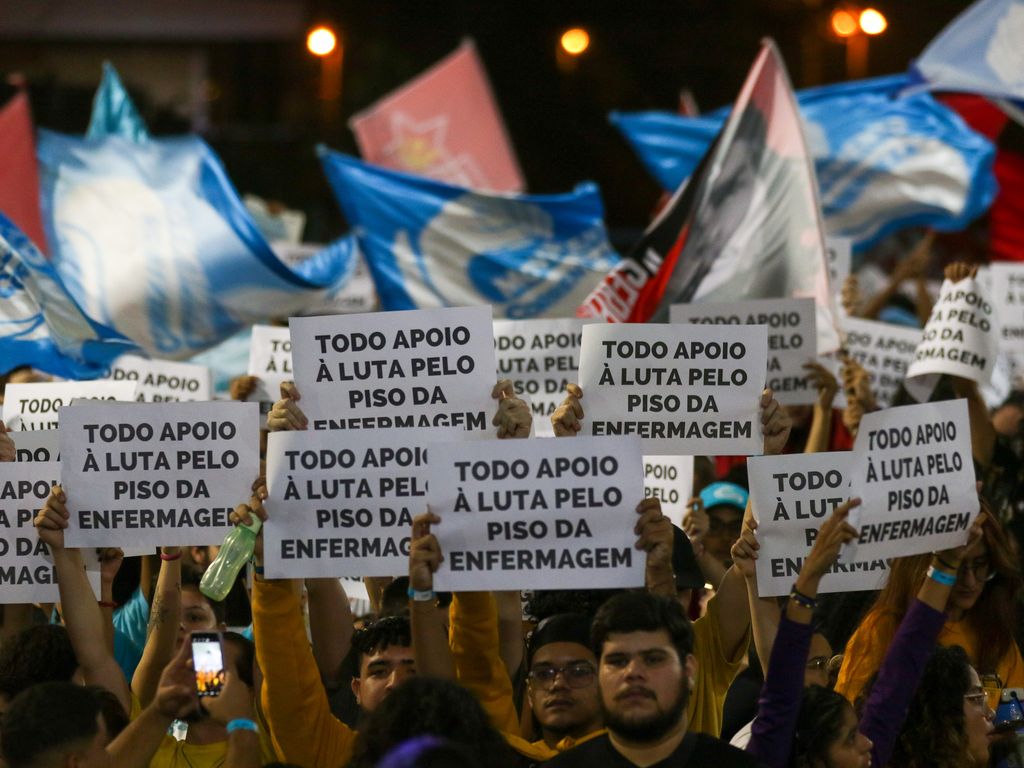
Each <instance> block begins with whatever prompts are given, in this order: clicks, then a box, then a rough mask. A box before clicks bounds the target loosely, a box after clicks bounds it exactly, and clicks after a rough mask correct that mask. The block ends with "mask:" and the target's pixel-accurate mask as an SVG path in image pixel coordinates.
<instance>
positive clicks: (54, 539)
mask: <svg viewBox="0 0 1024 768" xmlns="http://www.w3.org/2000/svg"><path fill="white" fill-rule="evenodd" d="M66 502H67V495H66V494H65V493H64V489H63V488H61V487H60V486H59V485H55V486H53V488H52V489H50V495H49V497H48V498H47V499H46V503H45V504H44V505H43V507H42V509H40V510H39V512H38V513H37V514H36V519H35V526H36V530H37V531H38V532H39V540H40V541H42V542H43V543H44V544H46V546H48V547H49V548H50V549H51V550H52V549H63V548H64V529H65V528H67V527H68V516H69V515H68V510H67V507H66V506H65V503H66Z"/></svg>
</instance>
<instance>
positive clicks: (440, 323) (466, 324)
mask: <svg viewBox="0 0 1024 768" xmlns="http://www.w3.org/2000/svg"><path fill="white" fill-rule="evenodd" d="M290 326H291V338H292V360H293V363H294V366H295V383H296V385H297V386H298V388H299V392H300V394H301V396H302V410H303V412H304V413H305V414H306V416H307V417H308V419H309V424H310V427H312V428H313V429H350V430H357V429H358V430H367V429H388V428H391V427H461V428H462V429H463V430H465V433H464V435H463V437H464V438H465V437H472V438H481V437H493V436H494V434H495V432H494V428H493V427H492V426H491V418H492V417H493V415H494V412H495V410H496V408H497V404H496V401H495V400H493V399H492V398H491V390H492V389H493V388H494V383H495V378H494V372H495V370H496V368H497V365H496V363H495V358H494V337H493V335H492V333H493V330H492V327H491V308H490V307H489V306H487V307H454V308H450V309H424V310H413V311H409V312H381V313H378V314H370V315H334V316H329V317H293V318H291V320H290Z"/></svg>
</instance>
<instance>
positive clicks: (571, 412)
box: [551, 384, 583, 437]
mask: <svg viewBox="0 0 1024 768" xmlns="http://www.w3.org/2000/svg"><path fill="white" fill-rule="evenodd" d="M565 393H566V394H565V399H564V400H563V401H562V402H561V404H560V405H559V406H558V407H557V408H556V409H555V412H554V413H552V414H551V426H552V427H554V429H555V437H572V436H574V435H576V434H577V433H578V432H579V431H580V430H581V429H583V406H582V405H581V404H580V400H582V399H583V390H582V389H581V388H580V386H579V384H566V385H565Z"/></svg>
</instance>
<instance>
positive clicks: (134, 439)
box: [60, 401, 259, 547]
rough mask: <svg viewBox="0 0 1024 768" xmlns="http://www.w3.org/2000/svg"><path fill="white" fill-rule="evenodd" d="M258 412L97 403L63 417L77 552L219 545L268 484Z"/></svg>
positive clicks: (252, 408)
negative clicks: (255, 491) (235, 517)
mask: <svg viewBox="0 0 1024 768" xmlns="http://www.w3.org/2000/svg"><path fill="white" fill-rule="evenodd" d="M258 418H259V411H258V407H257V405H256V404H255V403H236V402H222V401H218V402H209V403H166V404H163V403H162V404H154V403H134V404H125V405H121V404H117V405H113V404H110V403H89V404H84V405H76V406H72V407H70V408H66V409H64V411H63V412H62V413H61V427H60V450H61V458H62V461H61V483H62V484H63V485H64V490H65V491H66V492H67V496H68V501H67V506H68V512H69V513H70V519H69V520H68V529H67V542H68V546H69V547H103V546H116V547H123V546H128V547H139V546H147V547H152V546H160V545H185V544H219V543H220V542H221V540H222V539H223V538H224V536H225V534H227V532H228V531H229V530H231V523H230V521H229V520H228V516H229V515H230V513H231V510H233V509H234V508H235V505H237V504H240V503H242V502H244V501H247V500H248V499H249V497H250V496H251V495H252V484H253V482H254V481H255V480H256V478H257V476H258V475H259V452H258V446H259V434H258V429H259V422H258Z"/></svg>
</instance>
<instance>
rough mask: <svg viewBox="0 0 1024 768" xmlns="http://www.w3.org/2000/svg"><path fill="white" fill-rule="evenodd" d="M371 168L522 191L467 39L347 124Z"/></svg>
mask: <svg viewBox="0 0 1024 768" xmlns="http://www.w3.org/2000/svg"><path fill="white" fill-rule="evenodd" d="M349 126H350V127H351V128H352V131H353V133H355V136H356V142H357V143H358V145H359V151H360V153H361V154H362V156H363V159H365V160H366V161H367V162H369V163H373V164H374V165H381V166H384V167H385V168H391V169H392V170H396V171H406V172H408V173H416V174H419V175H421V176H426V177H428V178H431V179H436V180H438V181H443V182H446V183H448V184H454V185H456V186H461V187H470V188H472V189H477V190H490V191H493V192H521V191H523V189H524V184H523V177H522V173H521V171H520V170H519V163H518V161H517V160H516V156H515V151H514V150H513V149H512V143H511V141H510V140H509V137H508V132H507V131H506V130H505V123H504V121H503V120H502V119H501V113H500V112H499V111H498V104H497V102H496V101H495V98H494V93H493V91H492V90H491V85H490V82H489V81H488V80H487V73H486V72H485V71H484V67H483V63H482V62H481V61H480V56H479V54H478V53H477V50H476V45H475V44H474V43H473V41H472V40H466V41H464V42H463V43H462V45H460V46H459V47H458V48H457V49H456V50H455V51H454V52H453V53H452V54H450V55H449V56H447V57H445V58H444V59H442V60H441V61H440V62H438V63H437V64H436V65H434V66H433V67H431V68H430V69H428V70H427V71H426V72H424V73H422V74H421V75H419V76H418V77H416V78H414V79H413V80H411V81H410V82H408V83H406V84H405V85H403V86H402V87H401V88H399V89H398V90H396V91H393V92H392V93H390V94H388V95H387V96H385V97H384V98H383V99H381V100H380V101H378V102H376V103H375V104H373V105H371V106H370V107H367V108H366V109H364V110H363V111H362V112H360V113H359V114H357V115H355V116H354V117H353V118H352V119H351V120H350V121H349Z"/></svg>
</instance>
